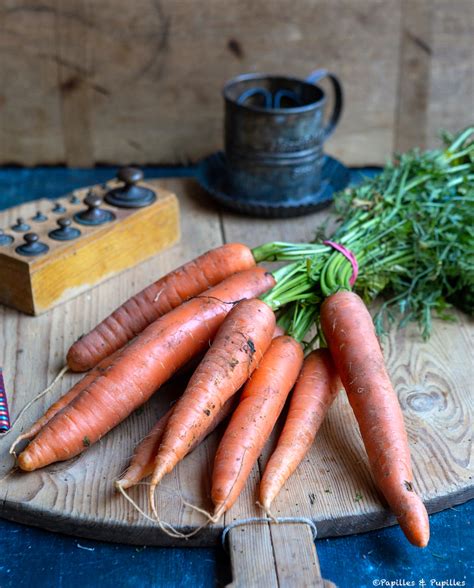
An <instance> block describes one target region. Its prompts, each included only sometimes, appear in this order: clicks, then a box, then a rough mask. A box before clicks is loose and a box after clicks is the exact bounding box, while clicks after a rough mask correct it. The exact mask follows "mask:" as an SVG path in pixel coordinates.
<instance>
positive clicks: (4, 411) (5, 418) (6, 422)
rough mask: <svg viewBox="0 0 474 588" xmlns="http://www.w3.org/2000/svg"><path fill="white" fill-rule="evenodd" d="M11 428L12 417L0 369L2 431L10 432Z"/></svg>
mask: <svg viewBox="0 0 474 588" xmlns="http://www.w3.org/2000/svg"><path fill="white" fill-rule="evenodd" d="M9 428H10V415H9V414H8V403H7V393H6V392H5V384H4V381H3V370H2V368H0V431H8V430H9Z"/></svg>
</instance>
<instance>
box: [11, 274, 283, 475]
mask: <svg viewBox="0 0 474 588" xmlns="http://www.w3.org/2000/svg"><path fill="white" fill-rule="evenodd" d="M274 283H275V280H274V278H273V276H272V275H271V274H269V273H268V272H265V270H264V269H262V268H257V267H255V268H252V269H250V270H246V271H243V272H239V273H238V274H235V275H233V276H231V277H229V278H227V279H226V280H224V281H223V282H221V283H220V284H218V285H217V286H215V287H214V288H211V289H210V290H208V291H207V292H206V293H205V294H203V295H201V296H198V297H196V298H193V299H191V300H189V301H188V302H185V303H183V304H182V305H181V306H179V307H178V308H175V309H174V310H172V311H170V312H169V313H167V314H165V315H164V316H162V317H161V318H159V319H158V320H157V321H155V322H154V323H152V324H151V325H149V326H148V327H147V328H146V329H145V330H144V331H143V332H142V333H141V334H140V335H139V336H138V337H137V338H136V339H135V340H134V341H131V342H130V343H129V344H128V345H127V347H126V348H125V349H123V350H122V351H121V352H120V353H119V354H118V356H117V359H116V360H115V361H114V362H113V363H112V365H110V366H109V367H108V368H107V370H106V371H105V373H104V374H102V375H101V376H99V377H98V378H97V379H96V380H95V381H94V382H92V383H91V384H90V385H89V386H88V387H87V388H86V390H83V391H82V392H81V393H80V394H79V395H78V396H77V397H76V398H75V399H74V400H73V401H72V402H71V403H70V404H69V405H68V406H66V407H65V408H64V409H63V410H62V411H61V412H60V413H58V414H57V415H56V416H54V417H53V418H52V419H51V420H50V421H49V423H48V424H47V425H46V426H45V427H43V429H42V430H41V431H40V432H39V434H38V435H37V436H36V437H35V439H33V441H32V442H31V443H30V444H29V445H28V447H27V448H26V449H25V451H23V453H21V454H20V456H19V458H18V465H19V466H20V468H21V469H23V470H27V471H31V470H35V469H37V468H40V467H43V466H45V465H48V464H50V463H53V462H55V461H62V460H66V459H69V458H70V457H73V456H74V455H77V454H79V453H81V452H82V451H83V450H84V449H85V448H86V447H88V446H89V445H91V444H92V443H95V442H96V441H98V440H99V439H100V438H101V437H103V436H104V435H105V434H106V433H107V432H108V431H109V430H110V429H112V428H113V427H115V426H116V425H118V424H119V423H120V422H122V421H123V420H124V419H125V418H126V417H127V416H128V415H129V414H130V413H131V412H133V411H134V410H135V409H136V408H138V407H139V406H141V405H142V404H143V403H144V402H146V401H147V400H148V399H149V398H150V396H151V395H152V394H153V393H154V392H155V391H156V390H157V389H158V388H159V387H160V386H161V385H162V384H163V383H164V382H166V380H168V379H169V378H170V377H171V376H172V375H173V374H174V373H176V371H177V370H178V369H179V368H180V367H181V366H183V365H184V364H186V362H187V361H189V360H190V359H191V358H192V357H193V356H195V355H197V354H198V353H200V352H202V351H204V349H205V348H206V347H207V345H208V344H209V341H210V340H212V339H213V337H214V336H215V334H216V332H217V330H218V328H219V326H220V324H221V323H222V322H223V321H224V318H225V317H226V315H227V314H228V313H229V311H230V310H231V309H232V307H233V306H234V305H235V304H236V301H237V300H240V299H242V298H247V297H249V298H250V297H253V296H258V295H260V294H262V293H263V292H265V291H266V290H268V289H269V288H271V287H272V286H273V285H274Z"/></svg>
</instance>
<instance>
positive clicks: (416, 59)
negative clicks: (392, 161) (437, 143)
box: [396, 0, 433, 152]
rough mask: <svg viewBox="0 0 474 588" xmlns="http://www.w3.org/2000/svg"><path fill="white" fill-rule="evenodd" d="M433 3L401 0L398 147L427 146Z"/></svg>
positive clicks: (418, 0) (403, 148)
mask: <svg viewBox="0 0 474 588" xmlns="http://www.w3.org/2000/svg"><path fill="white" fill-rule="evenodd" d="M432 19H433V11H432V3H431V2H430V0H427V1H423V0H415V1H413V0H403V1H402V30H401V48H400V69H399V84H398V111H397V127H396V128H397V134H396V149H397V151H399V152H402V151H406V150H407V149H412V148H413V147H416V146H418V147H420V148H421V149H423V148H426V139H427V137H426V133H427V117H428V104H429V100H430V76H431V68H432V66H433V63H432V59H433V49H432V46H433V39H432V34H431V32H432Z"/></svg>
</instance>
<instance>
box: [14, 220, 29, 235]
mask: <svg viewBox="0 0 474 588" xmlns="http://www.w3.org/2000/svg"><path fill="white" fill-rule="evenodd" d="M12 229H13V230H14V231H17V233H24V232H25V231H29V230H30V229H31V227H30V225H29V224H28V223H26V222H25V219H24V218H17V219H16V224H15V225H13V226H12Z"/></svg>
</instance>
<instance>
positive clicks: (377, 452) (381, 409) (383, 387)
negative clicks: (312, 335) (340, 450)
mask: <svg viewBox="0 0 474 588" xmlns="http://www.w3.org/2000/svg"><path fill="white" fill-rule="evenodd" d="M321 326H322V329H323V332H324V335H325V337H326V339H327V342H328V345H329V349H330V351H331V355H332V357H333V359H334V363H335V364H336V368H337V370H338V372H339V374H340V376H341V380H342V383H343V385H344V387H345V389H346V391H347V396H348V398H349V402H350V404H351V407H352V409H353V411H354V414H355V417H356V419H357V422H358V424H359V429H360V432H361V435H362V440H363V442H364V446H365V449H366V451H367V455H368V457H369V463H370V467H371V470H372V474H373V476H374V478H375V483H376V484H377V486H378V488H379V489H380V490H381V492H382V494H383V495H384V496H385V499H386V500H387V502H388V504H389V506H390V508H391V509H392V511H393V512H394V513H395V516H396V517H397V519H398V522H399V524H400V526H401V528H402V530H403V532H404V533H405V535H406V536H407V538H408V540H409V541H410V542H411V543H413V545H417V546H418V547H425V546H426V545H427V544H428V540H429V534H430V532H429V521H428V514H427V512H426V508H425V506H424V504H423V502H422V501H421V499H420V497H419V496H418V495H417V494H415V491H414V489H413V474H412V470H411V463H410V450H409V447H408V438H407V434H406V431H405V425H404V422H403V415H402V411H401V409H400V404H399V402H398V398H397V395H396V393H395V391H394V389H393V387H392V384H391V382H390V379H389V376H388V374H387V370H386V368H385V363H384V358H383V354H382V351H381V349H380V345H379V342H378V340H377V336H376V334H375V329H374V325H373V322H372V319H371V316H370V314H369V312H368V310H367V308H366V306H365V304H364V303H363V301H362V300H361V299H360V298H359V296H357V294H355V293H353V292H347V291H339V292H337V293H336V294H333V295H331V296H329V298H327V299H326V300H325V301H324V302H323V304H322V306H321Z"/></svg>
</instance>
